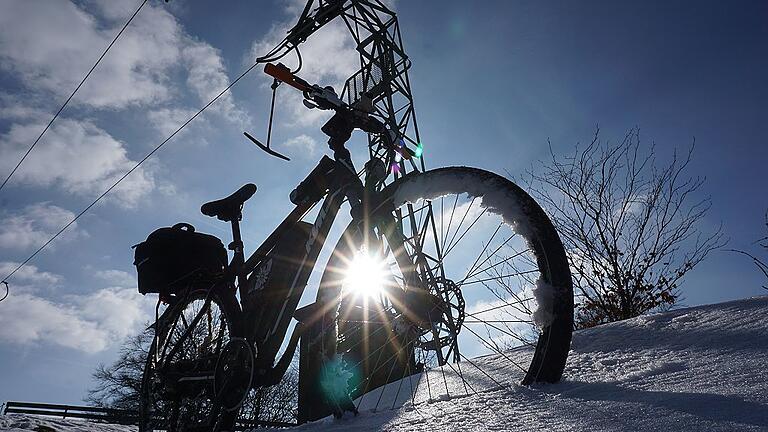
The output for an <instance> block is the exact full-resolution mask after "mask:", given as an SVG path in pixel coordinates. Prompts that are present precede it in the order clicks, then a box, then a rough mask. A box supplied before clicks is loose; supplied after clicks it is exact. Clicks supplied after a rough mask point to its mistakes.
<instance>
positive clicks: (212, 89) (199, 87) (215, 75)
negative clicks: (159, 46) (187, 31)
mask: <svg viewBox="0 0 768 432" xmlns="http://www.w3.org/2000/svg"><path fill="white" fill-rule="evenodd" d="M182 59H183V60H184V62H185V65H186V66H187V70H188V75H187V85H188V86H189V88H190V89H192V91H193V92H194V93H195V94H196V95H197V97H198V98H199V100H200V103H201V105H202V104H205V103H208V101H210V100H211V99H213V98H214V97H216V96H217V95H218V94H219V93H220V92H221V91H222V90H223V89H225V88H226V87H227V85H229V82H230V80H229V77H228V76H227V73H226V69H225V68H224V61H223V60H222V58H221V53H220V52H219V50H217V49H216V48H214V47H212V46H211V45H209V44H207V43H204V42H199V41H192V40H190V41H189V42H188V44H187V46H185V47H184V48H183V50H182ZM211 109H212V110H213V111H215V112H218V113H220V114H221V115H223V116H225V117H226V118H227V119H229V120H230V121H233V122H237V123H239V124H246V123H247V122H248V115H247V113H246V112H245V111H243V110H241V109H240V108H238V107H237V106H236V105H235V102H234V99H233V97H232V92H231V91H230V90H228V91H227V92H226V93H224V94H223V95H222V96H221V97H220V98H219V99H218V100H217V101H216V103H215V104H214V105H212V106H211ZM187 118H188V117H187ZM184 120H186V119H184Z"/></svg>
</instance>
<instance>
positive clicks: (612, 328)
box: [0, 297, 768, 432]
mask: <svg viewBox="0 0 768 432" xmlns="http://www.w3.org/2000/svg"><path fill="white" fill-rule="evenodd" d="M522 355H524V354H523V353H519V352H511V353H508V354H507V356H511V357H514V356H522ZM473 362H475V363H476V365H477V366H478V368H474V367H473V366H471V365H469V364H467V363H465V364H464V366H463V369H462V375H463V376H464V378H465V379H467V381H468V385H467V386H466V387H465V386H464V383H463V382H462V380H460V379H459V378H458V374H457V373H456V372H454V371H453V370H451V369H444V370H442V371H441V370H440V369H436V370H432V371H431V372H430V373H429V376H428V377H427V376H425V375H424V374H422V376H421V377H412V378H411V379H410V380H409V379H405V380H403V382H402V383H399V382H398V383H393V384H390V385H389V386H388V387H387V388H385V389H383V391H380V390H377V391H374V392H372V393H369V394H368V395H366V396H365V398H363V400H362V402H361V413H360V415H359V416H358V417H352V416H348V417H345V418H344V419H342V420H333V419H326V420H321V421H318V422H314V423H310V424H306V425H303V426H299V427H297V428H296V429H298V430H304V431H315V430H322V431H361V430H387V431H412V430H434V431H443V430H446V431H487V430H510V431H653V432H660V431H768V370H767V369H768V297H759V298H753V299H747V300H739V301H734V302H729V303H722V304H716V305H710V306H700V307H695V308H689V309H680V310H676V311H672V312H668V313H662V314H654V315H648V316H642V317H639V318H635V319H632V320H627V321H623V322H619V323H613V324H609V325H605V326H600V327H598V328H594V329H590V330H586V331H580V332H577V333H576V334H575V336H574V341H573V345H572V351H571V354H570V356H569V358H568V366H567V369H566V372H565V377H564V379H563V381H562V382H561V383H558V384H554V385H539V386H535V387H532V388H529V387H522V386H519V385H517V384H516V382H519V374H517V373H516V372H515V371H514V370H513V369H512V368H509V366H508V365H509V361H508V360H507V359H505V358H504V357H502V356H498V355H492V356H485V357H481V358H477V359H473ZM480 369H482V370H484V371H486V372H488V374H489V375H491V376H492V377H493V380H492V379H491V378H489V377H488V376H486V375H485V374H483V373H481V372H480ZM443 373H445V377H446V380H447V382H448V384H447V385H446V384H445V383H444V379H443V376H444V375H443ZM500 377H503V378H500ZM494 381H500V382H494ZM499 384H501V385H499ZM411 386H413V388H414V390H415V391H414V396H413V397H411V392H410V387H411ZM398 389H399V390H398ZM395 396H397V398H395ZM430 396H431V397H430ZM414 402H415V403H414ZM377 405H378V407H377V409H376V410H375V412H374V411H372V409H373V408H374V407H376V406H377ZM393 406H394V409H393V408H392V407H393ZM38 425H45V426H49V427H51V428H53V430H56V431H75V430H77V431H92V430H103V431H130V430H134V429H133V428H130V427H124V426H106V425H99V426H94V425H92V424H87V423H86V424H83V423H79V422H75V421H54V420H41V419H32V418H27V417H23V416H7V417H0V429H2V430H12V431H18V430H24V431H26V430H35V427H36V426H38ZM86 425H88V426H86Z"/></svg>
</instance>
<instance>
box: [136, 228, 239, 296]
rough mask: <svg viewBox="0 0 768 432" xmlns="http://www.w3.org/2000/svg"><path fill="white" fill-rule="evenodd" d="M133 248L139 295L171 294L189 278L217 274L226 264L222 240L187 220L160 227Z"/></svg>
mask: <svg viewBox="0 0 768 432" xmlns="http://www.w3.org/2000/svg"><path fill="white" fill-rule="evenodd" d="M134 249H135V251H134V261H133V264H134V265H135V266H136V270H137V271H138V279H139V292H140V293H141V294H147V293H160V294H171V293H173V292H174V291H175V290H177V289H178V288H180V286H181V285H182V282H185V281H188V280H189V279H190V278H191V277H194V276H196V277H199V276H203V275H208V276H210V275H215V274H219V273H221V272H222V271H223V270H224V267H226V265H227V250H226V249H225V248H224V244H223V243H222V242H221V240H219V239H218V238H217V237H215V236H212V235H209V234H203V233H199V232H195V227H193V226H192V225H190V224H187V223H178V224H176V225H174V226H173V227H170V228H159V229H157V230H155V231H153V232H152V234H150V235H149V237H147V240H146V241H144V242H142V243H139V244H137V245H135V246H134Z"/></svg>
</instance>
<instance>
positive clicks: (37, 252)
mask: <svg viewBox="0 0 768 432" xmlns="http://www.w3.org/2000/svg"><path fill="white" fill-rule="evenodd" d="M285 54H287V53H284V54H283V55H282V56H284V55H285ZM282 56H280V57H282ZM280 57H278V58H280ZM274 60H276V59H274V58H270V59H264V57H261V58H258V59H256V62H255V63H254V64H252V65H251V66H250V67H249V68H248V69H246V70H245V71H244V72H243V73H241V74H240V76H238V77H237V78H236V79H235V80H234V81H232V82H231V83H230V84H229V85H228V86H227V87H226V88H225V89H224V90H222V91H221V92H219V94H217V95H216V97H214V98H213V99H211V100H210V101H209V102H208V103H207V104H205V105H203V107H202V108H200V109H199V110H198V111H197V112H196V113H195V114H194V115H193V116H192V117H190V118H189V119H188V120H187V121H185V122H184V123H183V124H182V125H181V126H179V127H178V129H176V130H175V131H174V132H173V133H172V134H171V135H169V136H168V138H166V139H164V140H163V141H162V142H161V143H160V144H158V145H157V146H156V147H155V148H154V149H152V151H151V152H149V153H147V155H146V156H144V157H143V158H142V159H141V160H140V161H138V162H137V163H136V165H134V166H133V168H131V169H129V170H128V171H127V172H126V173H125V174H123V175H122V176H121V177H120V178H119V179H117V181H116V182H115V183H113V184H112V186H110V187H108V188H107V190H105V191H104V192H103V193H102V194H101V195H99V196H98V197H97V198H96V199H95V200H93V202H92V203H90V204H88V206H87V207H85V208H84V209H83V210H82V211H81V212H80V213H78V214H77V216H75V217H74V218H73V219H72V220H71V221H69V223H67V224H66V225H64V227H63V228H61V229H60V230H59V231H58V232H57V233H56V234H54V235H53V237H51V238H50V239H49V240H48V241H46V242H45V243H44V244H43V245H42V246H40V247H39V248H37V250H36V251H35V252H34V253H33V254H32V255H30V256H29V258H27V259H25V260H24V261H23V262H22V263H21V264H19V265H18V266H17V267H16V268H15V269H14V270H13V271H12V272H10V273H9V274H8V275H7V276H6V277H4V278H3V279H2V281H0V283H6V282H7V280H8V279H9V278H10V277H12V276H13V275H14V274H15V273H16V272H17V271H19V270H21V268H22V267H24V266H25V265H26V264H27V263H28V262H30V261H31V260H32V259H33V258H34V257H35V256H37V254H39V253H40V252H41V251H42V250H43V249H45V248H46V246H48V245H49V244H50V243H51V242H52V241H54V240H55V239H56V238H57V237H58V236H59V235H61V233H63V232H64V231H65V230H66V229H67V228H69V227H70V226H71V225H72V224H73V223H75V222H76V221H77V220H78V219H80V217H81V216H83V215H84V214H85V213H86V212H87V211H88V210H90V209H91V207H93V206H95V205H96V203H98V202H99V201H101V199H102V198H104V197H105V196H107V194H108V193H110V192H112V189H114V188H115V187H117V185H118V184H120V182H122V181H123V180H125V178H126V177H128V176H129V175H131V173H133V172H134V171H136V169H138V168H139V166H141V164H143V163H144V162H145V161H146V160H147V159H149V158H150V157H152V155H154V154H155V153H156V152H157V151H158V150H160V148H162V147H163V146H164V145H165V144H166V143H167V142H168V141H170V140H171V139H172V138H173V137H174V136H176V134H178V133H179V132H181V130H182V129H184V128H185V127H186V126H187V125H188V124H190V123H191V122H192V121H193V120H194V119H196V118H197V116H199V115H200V114H202V113H203V111H205V110H206V109H207V108H208V107H209V106H211V105H213V103H214V102H216V101H217V100H218V99H219V98H220V97H221V96H223V95H224V93H226V92H227V91H229V89H231V88H232V87H233V86H234V85H235V84H237V83H238V81H240V80H241V79H242V78H243V77H244V76H246V75H247V74H248V73H249V72H250V71H252V70H253V68H255V67H256V66H257V65H258V64H260V63H263V62H265V61H274Z"/></svg>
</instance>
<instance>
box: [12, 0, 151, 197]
mask: <svg viewBox="0 0 768 432" xmlns="http://www.w3.org/2000/svg"><path fill="white" fill-rule="evenodd" d="M148 1H149V0H144V1H142V2H141V5H139V7H138V9H136V11H135V12H134V13H133V15H131V17H130V18H128V21H126V23H125V25H123V27H122V28H121V29H120V31H119V32H117V35H115V37H114V39H112V42H110V43H109V45H107V48H106V49H105V50H104V52H102V53H101V56H99V59H98V60H96V63H94V64H93V66H92V67H91V69H90V70H89V71H88V73H86V74H85V76H84V77H83V79H82V80H81V81H80V84H78V85H77V87H75V90H74V91H72V93H71V94H70V95H69V97H68V98H67V100H65V101H64V104H63V105H61V108H59V110H58V111H56V114H54V115H53V118H52V119H51V121H49V122H48V124H47V125H46V126H45V128H43V131H42V132H40V135H38V136H37V139H35V141H34V142H33V143H32V145H31V146H29V149H27V152H26V153H24V155H23V156H22V157H21V159H20V160H19V162H18V163H17V164H16V166H15V167H14V168H13V169H12V170H11V172H10V174H8V177H6V178H5V180H3V183H2V184H0V190H2V189H3V188H4V187H5V185H6V184H7V183H8V181H9V180H10V179H11V177H13V175H14V174H15V173H16V170H18V169H19V167H20V166H21V164H22V163H23V162H24V160H25V159H26V158H27V156H29V154H30V153H31V152H32V149H34V148H35V146H36V145H37V143H38V142H40V139H42V138H43V135H45V133H46V132H47V131H48V129H49V128H50V127H51V125H52V124H53V122H54V121H55V120H56V119H57V118H58V117H59V114H61V112H62V111H63V110H64V108H65V107H66V106H67V104H69V101H71V100H72V98H73V97H74V96H75V93H77V91H78V90H80V87H82V86H83V83H85V80H87V79H88V77H90V76H91V73H92V72H93V71H94V70H95V69H96V66H98V65H99V63H101V60H102V59H103V58H104V56H106V55H107V52H108V51H109V50H110V48H112V45H114V44H115V42H117V39H118V38H119V37H120V35H122V34H123V31H125V29H126V28H127V27H128V25H129V24H130V23H131V21H133V19H134V18H135V17H136V15H138V13H139V11H140V10H141V9H142V8H143V7H144V5H146V4H147V2H148Z"/></svg>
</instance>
